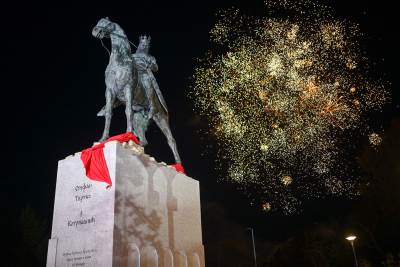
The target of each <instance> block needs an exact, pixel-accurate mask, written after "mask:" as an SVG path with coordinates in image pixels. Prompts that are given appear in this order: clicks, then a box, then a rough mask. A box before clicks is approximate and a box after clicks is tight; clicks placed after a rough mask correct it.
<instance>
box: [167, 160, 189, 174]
mask: <svg viewBox="0 0 400 267" xmlns="http://www.w3.org/2000/svg"><path fill="white" fill-rule="evenodd" d="M170 166H172V167H174V168H175V170H176V171H177V172H181V173H183V174H186V172H185V169H184V168H183V166H182V164H180V163H177V164H173V165H170Z"/></svg>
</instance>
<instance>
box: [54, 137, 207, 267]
mask: <svg viewBox="0 0 400 267" xmlns="http://www.w3.org/2000/svg"><path fill="white" fill-rule="evenodd" d="M142 151H143V150H142V149H141V148H140V147H138V146H136V145H135V144H129V145H128V144H126V143H124V144H120V143H118V142H109V143H106V145H105V147H104V156H105V159H106V161H107V166H108V170H109V173H110V177H111V180H112V184H113V185H112V187H111V188H108V189H106V184H104V183H101V182H97V181H93V180H90V179H88V178H87V177H86V175H85V170H84V167H83V164H82V161H81V159H80V153H76V154H75V155H73V156H69V157H67V158H66V159H64V160H60V161H59V164H58V172H57V184H56V195H55V202H54V215H53V227H52V234H51V239H50V240H49V248H48V255H47V267H50V266H51V267H54V266H57V267H59V266H96V267H102V266H104V267H106V266H107V267H109V266H121V267H125V266H126V267H128V266H129V267H139V266H146V267H150V266H151V267H153V266H161V267H172V266H185V267H186V266H193V267H200V266H201V267H204V248H203V244H202V233H201V214H200V191H199V182H198V181H196V180H194V179H192V178H190V177H187V176H186V175H184V174H182V173H178V172H176V170H175V169H174V168H171V167H168V166H166V164H162V163H158V162H156V161H155V160H154V158H152V157H149V156H148V155H146V154H143V153H142Z"/></svg>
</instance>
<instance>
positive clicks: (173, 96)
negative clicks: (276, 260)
mask: <svg viewBox="0 0 400 267" xmlns="http://www.w3.org/2000/svg"><path fill="white" fill-rule="evenodd" d="M328 3H330V4H331V6H332V7H333V8H334V10H335V12H336V15H337V16H339V17H343V18H348V19H350V20H352V21H354V22H356V23H359V24H360V26H361V30H362V32H363V33H364V34H365V37H364V39H363V40H362V41H361V44H362V46H363V48H364V49H365V51H366V53H367V56H368V57H369V58H370V59H371V61H372V62H374V64H373V73H371V75H376V76H377V77H381V78H382V77H383V80H384V81H388V82H389V83H390V86H389V91H390V92H391V94H392V99H391V101H390V103H389V104H388V105H387V107H386V108H385V111H384V113H383V115H382V117H381V118H380V119H381V120H382V125H383V128H384V129H385V133H388V134H389V135H390V136H389V138H391V139H390V140H392V141H393V140H394V142H395V143H396V140H397V137H399V138H400V136H398V134H399V133H400V123H399V120H400V116H399V104H400V101H399V99H400V97H399V90H398V87H399V75H398V74H397V72H398V62H399V58H398V56H399V55H398V42H397V41H396V40H397V39H398V32H399V30H398V28H397V27H396V26H397V25H398V22H397V18H398V11H397V10H396V8H395V4H394V3H392V2H391V1H360V0H357V1H343V0H340V1H330V2H328ZM231 6H235V7H238V8H240V9H241V10H243V11H244V12H247V13H248V14H254V15H257V14H262V9H263V1H196V2H194V1H186V2H184V3H170V2H168V5H166V4H157V3H156V2H153V1H146V4H140V3H136V2H135V1H131V2H130V3H129V4H127V3H124V4H118V3H116V2H113V3H111V2H110V3H108V4H107V5H104V6H103V7H101V6H100V5H93V6H92V7H90V8H83V7H80V6H74V7H72V6H62V7H57V8H55V7H53V8H51V7H47V6H44V5H41V6H38V5H36V6H31V7H24V11H17V12H16V13H15V14H14V15H12V16H9V18H8V27H9V29H11V30H12V31H13V33H12V34H11V37H9V38H7V39H5V40H4V41H5V42H6V49H5V50H3V55H5V57H6V61H9V63H8V64H7V65H6V68H7V69H6V73H5V74H6V76H5V78H6V80H7V84H6V86H3V93H5V92H7V97H4V95H3V102H5V107H6V109H5V111H3V125H4V126H3V129H5V130H6V134H7V138H6V139H3V146H4V145H5V146H6V147H7V150H8V151H9V152H7V155H8V156H10V155H12V157H13V162H12V163H9V164H7V165H8V166H7V167H8V168H6V169H8V171H9V172H7V173H6V174H4V176H3V185H2V194H1V195H0V199H1V202H2V203H3V204H5V209H2V210H3V215H2V217H3V218H5V219H2V223H3V224H5V227H7V228H4V227H3V228H2V229H10V231H7V237H8V238H10V240H11V241H12V243H10V244H16V245H13V246H14V247H15V246H17V247H18V246H23V244H22V243H23V242H21V241H20V240H21V238H23V237H21V236H22V235H23V234H21V231H22V230H21V228H20V224H21V214H23V211H24V210H26V209H27V208H29V209H30V210H32V211H34V213H35V216H36V217H37V220H39V221H40V222H43V223H44V224H45V225H46V227H45V228H46V229H45V231H44V232H45V235H49V232H50V229H51V222H52V212H53V201H54V192H55V183H56V171H57V161H58V160H60V159H63V158H65V157H67V156H68V155H71V154H74V153H75V152H77V151H81V150H82V149H84V148H86V147H89V146H91V145H92V144H93V142H94V141H97V140H98V139H99V138H100V136H101V133H102V130H103V126H104V118H103V117H97V116H96V113H97V112H98V111H99V110H100V109H101V107H102V106H103V105H104V103H105V98H104V91H105V85H104V70H105V67H106V65H107V63H108V54H107V52H106V51H105V50H104V49H103V47H102V46H101V43H100V41H99V40H98V39H95V38H94V37H93V36H92V35H91V30H92V28H93V27H94V26H95V24H96V23H97V21H98V20H99V19H100V18H101V17H106V16H108V17H109V18H110V19H111V20H112V21H115V22H117V23H118V24H119V25H120V26H121V27H122V28H123V29H124V30H125V33H126V34H127V36H128V37H129V39H130V40H131V41H132V42H134V43H136V44H137V42H138V41H137V40H138V37H139V35H141V34H149V35H151V37H152V43H151V49H150V53H151V54H152V55H153V56H155V57H156V59H157V63H158V66H159V71H158V72H157V73H156V79H157V81H158V83H159V85H160V88H161V90H162V92H163V95H164V98H165V100H166V102H167V105H168V108H169V112H170V123H171V129H172V132H173V134H174V137H175V139H176V141H177V145H178V149H179V152H180V154H181V157H182V159H183V165H184V166H185V168H186V171H187V173H188V175H189V176H191V177H193V178H195V179H197V180H199V181H200V184H201V202H202V219H203V239H204V240H203V242H204V244H205V246H206V258H207V256H209V255H211V256H209V257H213V256H212V255H214V254H213V253H214V252H213V251H212V250H213V246H214V245H215V244H216V243H218V242H219V240H226V239H227V236H228V237H229V236H235V237H237V240H242V242H244V243H243V244H244V246H245V247H249V246H250V243H246V242H250V239H249V238H250V236H249V233H248V232H246V227H249V226H251V227H253V228H254V229H255V233H256V239H257V242H259V244H260V246H263V244H265V243H267V244H270V243H271V242H272V243H273V242H280V241H282V240H287V239H288V238H291V237H293V236H296V235H299V234H301V233H303V232H304V231H307V229H311V228H312V227H314V226H315V225H318V224H320V223H325V222H330V221H335V222H336V223H338V224H340V225H341V228H340V229H341V230H340V231H342V230H343V231H345V230H346V229H350V228H352V227H353V224H352V219H349V216H350V215H349V214H350V213H351V212H352V211H353V210H354V209H357V207H358V206H357V205H360V201H361V200H351V201H349V200H344V199H330V200H324V201H322V200H321V201H317V202H312V203H306V204H305V207H304V210H303V212H302V213H301V214H297V215H292V216H284V215H281V214H279V213H273V214H265V213H263V212H262V211H261V209H260V207H259V206H256V207H254V206H250V205H249V204H248V203H247V202H246V201H245V198H244V196H243V195H242V194H241V192H240V191H238V190H236V189H235V187H234V186H232V185H229V184H226V183H221V182H218V181H216V177H217V176H218V173H216V171H215V170H214V166H215V164H214V157H213V155H214V153H213V145H214V144H213V142H214V141H213V140H212V139H210V138H209V137H207V136H205V135H202V134H200V133H199V129H202V128H203V127H204V126H205V121H204V120H203V119H202V118H200V117H198V116H197V115H196V112H195V111H194V110H193V103H192V102H191V100H190V99H189V98H188V96H187V94H188V92H189V87H190V84H191V80H190V77H191V75H192V74H193V71H194V69H195V67H196V66H197V64H198V63H197V59H198V58H201V57H202V56H204V54H205V52H206V51H207V50H208V49H210V42H209V30H210V29H211V27H212V25H213V23H214V22H215V20H216V17H215V13H216V12H217V11H218V10H221V9H223V8H228V7H231ZM105 44H106V46H108V47H110V42H109V40H106V41H105ZM11 99H12V100H13V101H11ZM3 105H4V104H3ZM4 119H5V120H4ZM125 127H126V124H125V113H124V110H123V109H117V110H115V112H114V116H113V120H112V125H111V135H114V134H118V133H122V132H123V131H124V130H125ZM147 136H148V141H149V143H150V145H149V146H148V147H146V153H148V154H150V155H152V156H154V157H155V158H156V159H157V160H158V161H165V162H167V163H173V157H172V153H171V152H170V150H169V147H168V145H167V142H166V140H165V137H164V136H163V135H162V133H161V132H160V131H159V130H158V128H157V127H156V126H155V125H154V124H153V125H152V127H150V130H149V132H148V134H147ZM365 145H367V143H366V144H365ZM396 145H397V147H396V146H387V149H388V151H387V153H386V154H385V155H386V156H387V155H390V157H391V160H392V161H393V160H394V161H393V162H394V165H393V166H392V167H393V168H397V169H398V165H396V164H397V163H399V158H400V156H399V154H400V153H397V152H398V151H396V150H395V149H396V148H398V147H399V146H398V141H397V143H396ZM206 147H209V148H207V149H206ZM210 147H211V148H210ZM364 150H365V149H364ZM364 150H363V148H360V153H362V151H364ZM388 157H389V156H388ZM393 157H395V158H394V159H393ZM371 158H373V156H371ZM388 168H390V166H388ZM397 174H398V172H397ZM397 178H400V177H398V176H397ZM395 192H396V191H395ZM397 192H399V194H400V188H397ZM350 217H351V216H350ZM352 229H353V228H352ZM398 231H399V230H398ZM28 232H29V231H28ZM341 234H342V232H338V235H339V238H340V239H342V236H340V235H341ZM343 234H344V232H343ZM396 234H397V235H396ZM396 236H397V237H398V236H399V233H398V232H397V233H395V234H394V235H393V238H395V237H396ZM46 238H48V236H47V237H46ZM218 239H219V240H218ZM228 239H229V238H228ZM386 239H387V238H386ZM238 242H239V241H238ZM268 242H270V243H268ZM399 243H400V242H399V241H398V240H394V239H393V240H391V241H390V244H392V246H396V244H397V246H398V247H400V246H399ZM21 244H22V245H21ZM393 244H394V245H393ZM13 246H10V248H9V249H10V253H14V248H12V247H13ZM265 246H266V247H267V249H266V250H268V245H265ZM222 250H223V249H222ZM208 251H209V253H208V254H207V252H208ZM260 253H261V252H260ZM346 253H348V252H346ZM346 255H347V254H346ZM220 257H223V256H220ZM207 260H208V261H209V266H214V265H213V264H215V266H218V265H216V263H214V261H213V260H212V259H207ZM350 264H351V263H349V265H348V266H350ZM21 266H22V265H21ZM38 266H40V265H38ZM221 266H224V265H221ZM242 266H246V265H242ZM249 266H250V264H249ZM282 266H283V265H282ZM285 266H286V265H285ZM287 266H291V265H287ZM293 266H294V265H293ZM298 266H302V265H301V264H299V265H298ZM321 266H324V265H321Z"/></svg>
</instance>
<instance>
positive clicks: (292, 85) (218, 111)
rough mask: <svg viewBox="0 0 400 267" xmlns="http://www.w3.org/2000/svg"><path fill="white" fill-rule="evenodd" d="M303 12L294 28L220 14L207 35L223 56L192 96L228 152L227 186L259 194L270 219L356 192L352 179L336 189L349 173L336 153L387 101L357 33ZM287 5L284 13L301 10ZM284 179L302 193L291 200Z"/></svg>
mask: <svg viewBox="0 0 400 267" xmlns="http://www.w3.org/2000/svg"><path fill="white" fill-rule="evenodd" d="M278 2H279V1H278ZM301 2H302V3H303V5H304V6H306V5H309V6H310V5H311V6H313V7H314V8H313V9H312V10H313V11H312V12H311V14H310V15H308V16H306V15H304V16H303V17H298V18H295V19H291V20H289V19H282V18H259V19H252V18H250V19H248V18H247V17H245V16H241V15H240V12H239V11H237V10H230V11H227V12H226V13H225V14H222V15H221V18H220V21H219V22H217V24H216V25H215V27H214V28H213V29H212V30H211V32H210V33H211V39H212V41H214V42H215V43H216V44H219V45H221V49H220V50H219V51H224V52H222V54H218V55H213V53H212V52H213V51H210V55H211V56H209V58H207V59H206V60H205V63H204V64H203V65H201V66H199V67H198V68H197V69H196V72H195V75H194V86H193V90H192V99H193V100H194V101H195V104H196V107H197V109H198V110H199V112H200V113H201V114H203V115H205V116H206V117H207V118H208V119H209V122H210V126H211V131H212V132H213V133H215V134H216V137H217V139H218V140H219V141H220V143H221V144H222V146H221V150H220V151H219V159H220V163H221V166H222V167H223V168H226V169H228V172H227V173H228V177H229V178H231V179H232V180H233V181H235V182H238V183H240V184H241V185H245V186H248V187H249V188H250V187H253V188H254V187H256V188H257V190H258V191H259V192H260V191H262V192H261V193H262V194H263V195H264V196H266V197H267V198H268V199H269V201H270V202H268V203H267V204H268V210H269V209H271V206H274V208H281V209H283V210H284V212H287V213H290V212H292V211H293V210H294V209H295V208H296V207H295V206H296V205H299V202H300V201H299V200H298V199H299V198H303V197H304V196H305V195H317V196H319V195H324V194H326V193H338V192H339V191H340V192H341V193H346V192H348V191H351V190H352V188H354V186H353V184H352V183H351V181H352V180H351V178H346V179H348V181H347V180H346V181H342V179H339V178H335V180H334V181H333V182H332V181H331V180H329V177H332V176H334V175H337V174H338V171H337V170H338V169H339V168H340V169H341V170H344V169H345V167H344V166H343V164H344V163H343V162H339V161H338V158H340V157H339V155H340V153H341V147H340V146H339V143H340V144H343V143H344V142H346V140H347V142H350V141H349V140H350V139H351V138H350V135H349V134H348V133H349V132H353V133H354V132H360V133H361V132H362V131H363V130H361V131H358V129H362V128H365V125H366V123H365V121H364V119H363V118H364V117H365V116H363V115H364V114H365V113H366V112H367V111H370V110H376V109H379V108H380V107H382V105H383V104H384V103H385V102H386V98H387V97H386V96H387V93H386V91H385V89H384V87H383V86H381V85H380V84H378V83H376V82H374V81H370V80H369V79H368V78H367V77H365V75H364V73H365V69H363V68H361V67H359V66H366V64H364V62H362V60H363V58H362V57H361V56H360V51H359V49H358V48H357V47H358V46H357V43H356V41H355V40H356V39H357V34H358V32H357V30H356V27H354V25H349V24H348V23H347V22H342V21H338V20H334V19H332V18H331V16H329V15H327V9H326V8H318V7H317V6H316V4H315V3H314V2H313V1H301ZM290 3H291V2H290V1H283V2H282V4H281V7H282V6H283V7H286V8H288V7H290V8H291V9H292V10H296V11H297V10H300V9H301V8H302V7H303V6H302V5H299V4H295V5H293V3H292V4H290ZM304 3H306V4H304ZM361 63H363V64H361ZM359 88H360V89H359ZM378 137H379V135H376V136H375V135H374V136H373V137H371V135H370V142H371V144H374V145H375V144H376V143H380V139H379V138H380V137H379V138H378ZM339 138H340V142H338V141H339ZM371 140H372V141H371ZM226 159H228V161H227V160H226ZM226 165H228V166H226ZM282 173H291V174H292V175H293V177H296V186H298V188H297V189H298V191H299V192H300V193H298V192H295V191H289V190H291V189H292V186H291V187H288V185H290V184H292V182H293V179H292V177H291V176H288V175H282ZM339 173H340V171H339ZM328 180H329V182H327V181H328ZM338 181H340V182H338ZM343 184H346V186H342V185H343ZM324 188H325V189H324ZM332 188H334V189H332ZM324 190H325V192H323V191H324ZM264 205H266V204H265V203H264V204H263V209H264Z"/></svg>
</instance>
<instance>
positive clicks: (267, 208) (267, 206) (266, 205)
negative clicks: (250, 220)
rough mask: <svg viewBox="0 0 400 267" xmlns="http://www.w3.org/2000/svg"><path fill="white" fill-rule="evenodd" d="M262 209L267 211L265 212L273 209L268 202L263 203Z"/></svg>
mask: <svg viewBox="0 0 400 267" xmlns="http://www.w3.org/2000/svg"><path fill="white" fill-rule="evenodd" d="M262 210H263V211H265V212H268V211H270V210H271V204H270V203H268V202H265V203H263V204H262Z"/></svg>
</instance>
